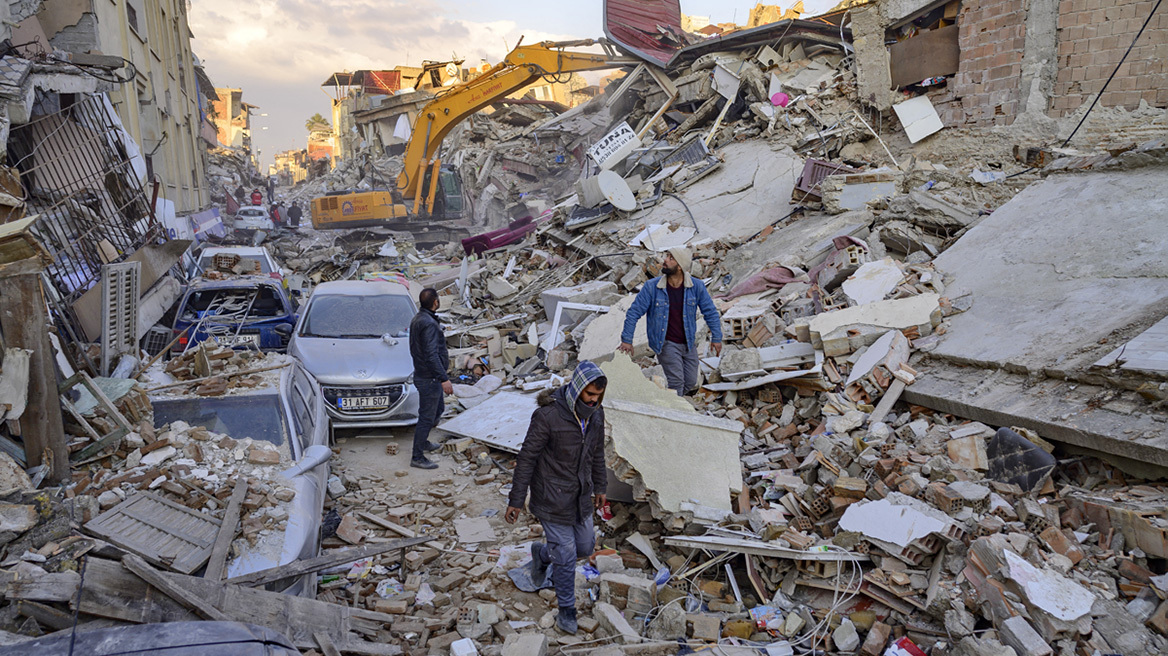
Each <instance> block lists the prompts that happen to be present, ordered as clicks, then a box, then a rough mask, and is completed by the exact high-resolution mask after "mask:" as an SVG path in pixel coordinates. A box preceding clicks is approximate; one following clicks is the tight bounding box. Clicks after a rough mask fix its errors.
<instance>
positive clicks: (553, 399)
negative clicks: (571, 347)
mask: <svg viewBox="0 0 1168 656" xmlns="http://www.w3.org/2000/svg"><path fill="white" fill-rule="evenodd" d="M607 385H608V379H607V378H606V377H605V376H604V372H602V371H601V370H600V367H597V366H596V365H595V364H593V363H591V362H588V361H584V362H581V363H580V364H579V365H577V366H576V370H575V372H573V373H572V378H571V380H569V381H568V384H567V385H564V386H562V387H560V388H558V389H556V390H554V391H552V390H544V391H543V392H541V393H540V395H539V408H537V409H536V411H535V412H533V413H532V414H531V425H530V426H529V427H528V429H527V437H526V438H525V439H524V441H523V448H522V449H520V451H519V457H518V459H517V461H516V465H515V476H514V477H513V479H512V483H511V495H510V498H509V499H508V501H507V513H506V514H505V515H504V519H505V520H506V521H507V522H508V523H510V524H514V523H515V520H517V519H518V518H519V513H520V512H521V510H522V508H523V506H524V502H526V501H527V494H528V491H530V492H531V501H530V503H528V508H529V509H530V510H531V514H533V515H535V516H536V518H538V519H539V521H540V523H541V524H543V532H544V535H545V536H546V537H547V544H544V543H541V542H536V543H534V544H533V545H532V547H531V578H532V580H533V581H534V582H535V583H536V585H540V584H542V583H543V581H544V579H545V577H546V575H547V567H548V565H549V564H550V565H551V566H552V582H553V584H554V585H555V588H556V601H557V603H558V605H559V608H560V610H559V615H558V616H557V617H556V626H558V627H559V628H560V630H562V631H564V632H566V633H573V634H574V633H576V629H577V622H576V559H578V558H586V557H588V556H590V555H592V550H593V547H594V546H595V544H596V534H595V531H594V530H593V526H592V512H593V510H594V509H596V508H600V507H602V506H603V505H604V504H605V501H606V497H605V491H606V490H607V485H608V474H607V471H606V470H605V466H604V409H603V408H601V406H600V404H601V402H602V401H603V400H604V388H605V387H606V386H607Z"/></svg>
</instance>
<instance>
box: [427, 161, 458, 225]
mask: <svg viewBox="0 0 1168 656" xmlns="http://www.w3.org/2000/svg"><path fill="white" fill-rule="evenodd" d="M431 177H432V176H431V175H430V172H429V171H427V172H426V179H425V180H424V181H423V183H422V189H423V190H424V192H423V193H426V194H427V195H429V191H430V184H431V179H430V178H431ZM464 206H465V201H464V200H463V197H462V178H461V177H460V176H459V175H458V171H456V170H455V169H454V167H453V166H442V167H441V168H440V169H439V170H438V189H437V191H436V193H435V194H434V207H433V208H431V210H430V217H431V218H434V219H438V220H453V219H461V218H462V213H463V208H464Z"/></svg>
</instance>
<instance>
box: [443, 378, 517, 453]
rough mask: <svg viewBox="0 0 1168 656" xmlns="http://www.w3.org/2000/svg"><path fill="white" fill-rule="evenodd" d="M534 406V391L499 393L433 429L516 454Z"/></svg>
mask: <svg viewBox="0 0 1168 656" xmlns="http://www.w3.org/2000/svg"><path fill="white" fill-rule="evenodd" d="M538 407H539V403H538V402H537V401H536V395H535V394H517V393H515V392H500V393H498V394H496V395H494V396H492V397H490V398H489V399H487V400H486V401H484V402H482V403H480V404H478V405H476V406H475V407H473V408H470V409H468V410H466V411H465V412H463V413H462V414H460V415H458V416H457V417H454V418H453V419H450V420H448V421H446V422H443V423H442V424H440V425H438V427H437V428H438V430H442V431H446V432H447V433H450V434H451V435H457V436H459V437H469V438H471V439H475V440H478V441H480V442H482V443H484V444H489V445H491V446H493V447H495V448H498V449H502V450H503V451H510V452H511V453H519V449H520V448H521V447H522V446H523V439H524V438H525V437H526V436H527V427H528V425H529V424H530V423H531V413H533V412H535V410H536V408H538Z"/></svg>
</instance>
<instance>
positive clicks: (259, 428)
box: [153, 394, 285, 446]
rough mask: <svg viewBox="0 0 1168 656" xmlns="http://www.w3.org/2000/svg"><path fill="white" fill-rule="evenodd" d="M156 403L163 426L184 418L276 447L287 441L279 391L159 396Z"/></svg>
mask: <svg viewBox="0 0 1168 656" xmlns="http://www.w3.org/2000/svg"><path fill="white" fill-rule="evenodd" d="M153 405H154V420H155V421H157V422H161V423H159V424H158V425H159V426H163V425H165V424H169V423H170V422H172V421H179V420H182V421H185V422H186V423H188V424H190V425H191V426H202V427H204V428H206V429H207V430H209V431H211V432H214V433H223V434H225V435H230V436H231V437H233V438H235V439H237V440H238V439H243V438H245V437H250V438H251V439H253V440H264V441H266V442H271V443H272V444H275V445H276V446H280V445H281V444H283V443H284V434H285V430H284V416H283V414H282V413H281V410H280V397H279V396H278V395H276V394H245V395H239V396H219V397H203V398H193V399H192V398H181V399H156V400H154V402H153Z"/></svg>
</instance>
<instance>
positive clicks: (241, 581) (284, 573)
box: [226, 535, 430, 586]
mask: <svg viewBox="0 0 1168 656" xmlns="http://www.w3.org/2000/svg"><path fill="white" fill-rule="evenodd" d="M429 539H430V537H429V536H426V535H422V536H419V537H415V538H406V539H403V540H393V541H391V542H377V543H373V544H367V545H365V546H363V547H358V548H355V549H336V550H333V551H330V552H329V553H327V554H324V555H322V556H317V557H316V558H309V559H308V560H298V561H296V562H293V563H289V564H287V565H280V566H278V567H271V568H268V569H263V570H260V571H258V572H252V573H251V574H244V575H243V576H236V577H232V578H230V579H227V581H226V582H227V583H233V584H235V585H249V586H257V585H264V584H267V583H271V582H272V581H279V580H280V579H285V578H291V577H293V576H300V575H301V574H308V573H310V572H319V571H320V570H322V569H327V568H329V567H332V566H334V565H343V564H344V563H351V562H354V561H358V560H361V559H362V558H369V557H370V556H377V555H379V554H383V553H385V552H387V551H396V550H398V549H406V548H409V547H412V546H415V545H419V544H422V543H423V542H426V541H428V540H429Z"/></svg>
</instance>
